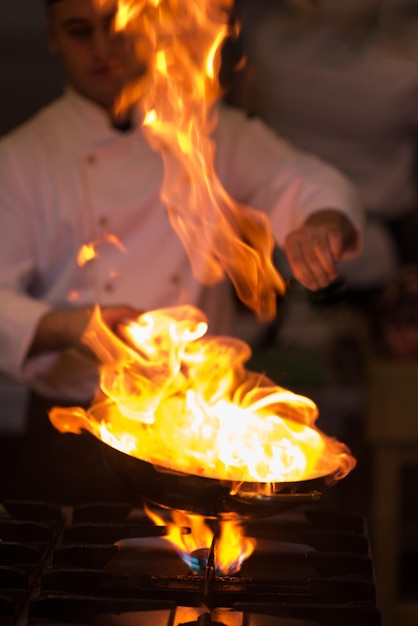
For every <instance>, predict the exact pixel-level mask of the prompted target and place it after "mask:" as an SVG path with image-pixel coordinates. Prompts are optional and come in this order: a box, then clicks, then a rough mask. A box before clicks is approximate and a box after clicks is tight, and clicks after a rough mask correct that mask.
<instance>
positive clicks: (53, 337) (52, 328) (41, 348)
mask: <svg viewBox="0 0 418 626" xmlns="http://www.w3.org/2000/svg"><path fill="white" fill-rule="evenodd" d="M100 311H101V316H102V319H103V321H104V322H105V324H106V325H107V326H109V328H111V329H112V330H115V329H116V327H117V326H118V324H119V323H121V322H124V321H126V320H127V319H135V318H136V317H138V315H140V314H141V313H142V312H143V311H137V310H135V309H133V308H132V307H129V306H108V307H103V308H101V309H100ZM92 313H93V309H92V307H84V308H80V309H73V310H69V311H66V310H54V311H48V313H46V314H45V315H44V316H43V317H42V318H41V320H40V322H39V324H38V327H37V329H36V332H35V336H34V338H33V341H32V344H31V346H30V349H29V352H28V356H35V355H38V354H41V353H43V352H54V351H57V350H65V349H67V348H76V349H78V350H82V351H83V352H85V351H88V352H89V353H90V349H89V348H88V347H87V346H86V345H85V344H84V343H83V342H82V341H81V338H82V336H83V333H84V331H85V330H86V328H87V325H88V323H89V321H90V318H91V316H92ZM91 354H92V353H91Z"/></svg>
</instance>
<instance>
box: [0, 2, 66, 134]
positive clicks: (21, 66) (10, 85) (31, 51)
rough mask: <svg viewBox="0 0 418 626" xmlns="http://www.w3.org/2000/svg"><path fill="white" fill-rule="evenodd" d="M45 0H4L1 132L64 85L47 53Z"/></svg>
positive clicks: (0, 45) (0, 27) (0, 31)
mask: <svg viewBox="0 0 418 626" xmlns="http://www.w3.org/2000/svg"><path fill="white" fill-rule="evenodd" d="M45 15H46V13H45V5H44V1H43V0H1V18H0V77H1V97H0V135H3V134H4V133H6V132H7V131H8V130H10V129H11V128H13V127H15V126H17V125H18V124H20V123H21V122H22V121H24V120H25V119H27V118H28V117H30V115H31V114H32V113H34V112H35V111H36V110H38V109H39V108H40V107H41V106H42V105H43V104H45V103H47V102H49V100H51V99H52V98H53V97H54V96H55V95H57V94H58V93H59V92H60V91H61V88H62V79H61V75H60V73H59V70H58V66H57V64H56V61H55V59H53V58H52V57H51V56H50V54H49V52H48V43H47V38H46V33H45V26H44V23H45Z"/></svg>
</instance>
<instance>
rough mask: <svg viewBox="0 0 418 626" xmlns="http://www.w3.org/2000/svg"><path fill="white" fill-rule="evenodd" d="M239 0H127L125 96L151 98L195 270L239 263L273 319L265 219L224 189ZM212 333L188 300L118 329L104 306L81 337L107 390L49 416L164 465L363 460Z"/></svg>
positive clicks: (220, 274)
mask: <svg viewBox="0 0 418 626" xmlns="http://www.w3.org/2000/svg"><path fill="white" fill-rule="evenodd" d="M96 2H97V3H98V5H99V6H103V5H104V4H107V3H108V2H109V0H96ZM112 2H114V0H112ZM231 5H232V0H222V2H221V1H220V0H194V1H193V2H191V1H190V0H120V1H119V2H118V3H117V6H118V11H117V13H116V18H115V29H116V30H122V29H123V30H125V32H126V34H127V36H128V37H129V36H131V37H132V41H133V42H134V45H135V50H136V53H137V55H138V58H139V59H141V60H142V61H143V62H144V63H146V65H147V67H148V72H147V73H146V74H145V75H144V76H142V77H141V79H140V80H138V81H137V82H133V83H132V84H131V85H129V86H128V88H127V89H126V91H125V92H124V94H123V96H122V98H121V100H120V102H119V103H118V107H119V109H122V110H124V109H127V108H128V107H129V106H130V105H131V104H132V103H133V102H136V101H138V99H139V100H140V103H141V105H142V106H143V107H144V117H143V119H144V129H145V132H146V135H147V137H148V139H149V141H150V143H151V145H152V146H153V147H154V149H156V150H159V151H160V152H161V154H162V157H163V159H164V164H165V178H164V182H163V186H162V189H161V196H162V199H163V200H164V202H165V204H166V205H167V208H168V212H169V216H170V219H171V223H172V225H173V228H174V230H175V232H176V233H177V234H178V236H179V237H180V239H181V241H182V242H183V245H184V247H185V250H186V252H187V253H188V256H189V259H190V262H191V265H192V268H193V271H194V273H195V275H196V277H197V278H198V279H199V280H200V281H201V282H202V283H204V284H209V285H212V284H214V283H215V282H217V281H219V280H222V279H224V278H225V276H226V275H227V276H229V278H230V279H231V280H232V282H233V283H234V285H235V288H236V291H237V294H238V296H239V297H240V298H241V300H242V301H243V302H244V303H245V304H246V305H248V306H249V307H251V308H252V309H254V311H256V313H257V314H258V316H259V317H260V318H261V319H264V320H266V319H271V318H272V317H273V316H274V314H275V312H276V299H277V298H276V296H277V294H278V293H282V292H283V291H284V281H283V279H282V278H281V277H280V275H279V274H278V273H277V271H276V269H275V268H274V265H273V263H272V260H271V253H272V249H273V238H272V235H271V232H270V226H269V222H268V221H267V217H266V216H265V215H264V214H262V213H260V212H258V211H254V210H253V209H251V208H250V207H246V206H242V205H239V204H237V203H235V202H234V201H233V200H232V199H231V198H230V197H229V196H228V194H227V193H226V191H225V189H224V188H223V187H222V185H221V183H220V182H219V180H218V178H217V176H216V173H215V169H214V146H213V142H212V140H211V138H210V135H211V132H212V130H213V128H214V126H215V124H216V107H215V106H214V104H215V101H216V99H217V98H218V96H219V86H218V82H217V78H216V77H217V73H218V65H219V48H220V44H221V42H222V41H223V39H224V37H225V36H226V35H227V34H228V26H227V23H228V10H229V9H230V7H231ZM116 114H117V112H116ZM196 241H198V242H199V245H198V246H197V245H196ZM202 251H204V254H203V252H202ZM83 258H84V262H86V257H83ZM206 333H207V322H206V318H205V316H204V314H203V313H202V312H201V311H199V310H198V309H196V308H194V307H192V306H178V307H173V308H170V309H162V310H159V311H151V312H147V313H144V314H143V315H141V316H140V317H138V319H137V320H133V321H131V322H127V323H126V324H124V325H121V326H120V327H119V328H118V329H117V332H113V331H111V330H110V329H109V328H108V327H106V325H105V324H104V323H103V320H102V318H101V315H100V309H99V307H96V309H95V312H94V315H93V316H92V319H91V322H90V324H89V327H88V329H87V331H86V333H85V336H84V340H85V342H86V343H87V344H88V345H89V346H90V348H92V349H93V351H94V352H95V353H96V354H97V356H98V358H99V360H100V362H101V384H100V387H101V391H100V393H99V394H98V395H97V397H96V399H95V401H94V402H93V404H92V406H91V408H90V409H89V410H88V411H84V410H82V409H60V408H55V409H53V411H52V412H51V414H50V418H51V421H52V423H53V424H54V425H55V426H56V428H58V429H59V430H61V431H63V432H69V431H70V432H75V433H79V432H81V431H82V430H87V431H89V432H91V433H92V434H93V435H94V436H96V437H97V438H99V439H101V440H102V441H104V442H105V443H107V444H108V445H110V446H112V447H114V448H116V449H118V450H120V451H122V452H124V453H127V454H129V455H131V456H133V457H137V458H139V459H141V460H145V461H148V462H149V463H152V464H155V465H157V466H158V467H162V468H165V469H168V470H172V471H180V472H183V473H187V474H193V475H196V476H203V477H208V478H215V479H220V480H227V481H233V482H236V483H239V482H243V481H244V482H256V483H260V484H270V483H277V482H288V481H291V482H294V481H300V480H306V479H309V478H315V477H318V476H325V475H333V476H334V477H336V478H342V477H343V476H345V475H346V474H347V473H348V472H349V471H350V470H351V469H352V468H353V467H354V464H355V461H354V459H353V457H351V455H350V453H349V451H348V450H347V448H346V447H345V446H344V445H343V444H341V443H339V442H337V441H335V440H334V439H332V438H330V437H327V436H325V435H324V434H322V433H321V432H320V431H319V430H318V429H317V428H316V427H315V421H316V418H317V415H318V411H317V408H316V406H315V404H314V403H313V402H312V401H311V400H309V399H307V398H304V397H301V396H298V395H296V394H294V393H292V392H290V391H287V390H285V389H283V388H280V387H278V386H277V385H275V384H274V383H273V382H272V381H270V380H269V379H267V378H266V377H264V376H262V375H260V374H256V373H254V372H250V371H248V370H246V369H245V366H244V364H245V362H246V361H247V360H248V359H249V357H250V349H249V347H248V346H247V345H246V344H245V343H243V342H241V341H238V340H235V339H232V338H228V337H213V336H208V335H207V334H206Z"/></svg>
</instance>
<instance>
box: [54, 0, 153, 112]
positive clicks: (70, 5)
mask: <svg viewBox="0 0 418 626" xmlns="http://www.w3.org/2000/svg"><path fill="white" fill-rule="evenodd" d="M115 15H116V0H114V1H113V0H107V1H106V2H102V3H101V7H99V3H98V2H97V1H96V2H95V1H94V0H58V1H56V2H53V3H52V4H51V6H50V9H49V16H48V22H47V27H48V33H49V43H50V50H51V52H52V53H53V54H54V55H56V56H57V57H58V58H59V60H60V62H61V65H62V67H63V70H64V73H65V77H66V79H67V81H68V82H69V83H70V84H71V85H72V86H73V87H74V89H75V90H76V91H78V92H79V93H80V94H81V95H83V96H85V97H87V98H89V99H90V100H92V101H93V102H95V103H97V104H99V105H100V106H102V107H104V108H105V109H106V110H108V111H111V109H112V107H113V105H114V102H115V100H116V99H117V98H118V96H119V95H120V93H121V91H122V90H123V88H124V86H125V85H126V84H127V83H128V82H130V81H132V80H135V79H137V78H139V77H140V76H141V75H143V74H144V73H145V71H146V67H145V65H144V63H143V62H140V61H138V60H137V59H136V56H135V51H134V45H133V42H132V40H130V39H129V37H128V36H127V35H125V34H124V33H123V32H115V30H114V18H115Z"/></svg>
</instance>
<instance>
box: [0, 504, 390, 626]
mask: <svg viewBox="0 0 418 626" xmlns="http://www.w3.org/2000/svg"><path fill="white" fill-rule="evenodd" d="M184 532H188V529H184ZM165 533H166V528H165V527H164V526H155V525H154V524H153V523H152V522H151V521H150V520H149V519H148V518H147V516H146V515H145V513H144V512H143V510H142V509H140V508H137V507H136V506H135V505H131V504H107V503H103V504H102V503H92V504H89V505H83V506H77V507H58V506H55V505H50V504H48V503H38V502H5V503H3V505H2V508H1V510H0V540H1V541H0V563H1V567H0V589H1V590H2V591H1V592H0V626H41V625H42V626H54V625H57V626H58V625H60V626H61V625H68V624H77V625H83V626H84V625H87V624H88V625H92V626H102V625H103V626H134V625H135V626H142V625H144V626H180V625H183V624H187V625H195V624H198V625H199V626H210V625H213V624H215V625H222V626H273V625H274V626H306V625H308V626H331V625H332V626H335V624H337V623H338V626H351V625H353V624H355V625H356V626H381V616H380V612H379V610H378V608H377V602H376V589H375V583H374V577H373V563H372V559H371V556H370V551H369V543H368V538H367V532H366V529H365V525H364V520H363V519H362V518H361V516H357V515H351V514H348V513H339V512H333V511H323V510H313V509H309V510H300V511H292V513H283V514H281V515H280V516H276V517H275V518H270V519H266V520H257V521H251V522H247V523H246V534H247V535H249V536H252V537H255V538H256V539H257V548H256V550H255V552H254V554H253V555H252V556H251V557H250V558H249V559H248V560H247V561H245V562H244V564H243V566H242V570H241V572H240V573H239V575H237V576H216V575H214V574H213V573H211V576H208V575H207V574H206V575H191V574H190V572H189V571H188V568H187V565H186V564H185V563H184V562H183V561H182V560H181V559H180V558H179V556H178V555H177V553H176V552H175V551H174V550H173V549H172V548H171V547H170V546H169V545H168V544H167V543H166V542H165V541H164V539H163V537H164V535H165ZM133 538H134V539H135V547H130V544H129V542H128V544H127V547H124V548H123V549H122V550H120V549H119V548H118V547H117V546H116V545H115V542H117V541H119V540H122V539H133ZM212 574H213V575H212Z"/></svg>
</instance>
